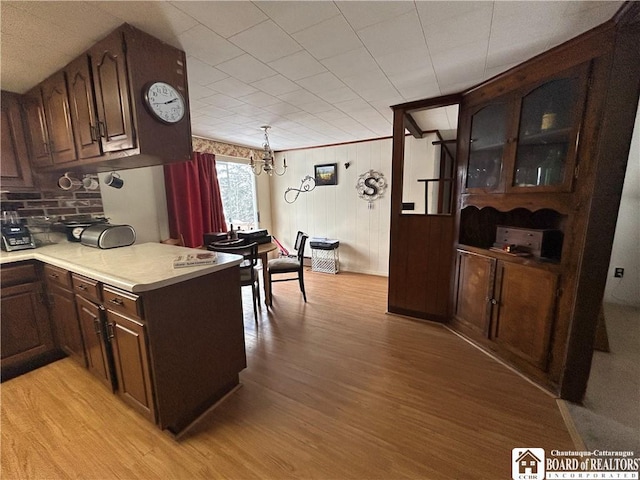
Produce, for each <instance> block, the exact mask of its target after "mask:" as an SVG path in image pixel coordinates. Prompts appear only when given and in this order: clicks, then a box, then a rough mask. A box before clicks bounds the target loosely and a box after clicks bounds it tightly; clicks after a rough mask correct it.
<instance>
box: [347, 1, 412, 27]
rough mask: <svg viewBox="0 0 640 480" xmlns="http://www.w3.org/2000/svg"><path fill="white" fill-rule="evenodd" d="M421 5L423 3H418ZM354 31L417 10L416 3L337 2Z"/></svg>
mask: <svg viewBox="0 0 640 480" xmlns="http://www.w3.org/2000/svg"><path fill="white" fill-rule="evenodd" d="M418 3H421V2H418ZM336 5H337V6H338V8H339V9H340V11H341V12H342V14H343V15H344V16H345V18H346V19H347V21H348V22H349V24H350V25H351V27H352V28H353V29H354V30H360V29H362V28H365V27H369V26H371V25H375V24H376V23H380V22H383V21H386V20H389V19H390V18H393V17H397V16H398V15H402V14H403V13H407V12H408V11H411V10H413V9H415V4H414V2H399V1H396V2H378V1H375V2H368V1H359V2H353V1H351V2H337V3H336Z"/></svg>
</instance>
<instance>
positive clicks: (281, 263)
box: [267, 232, 309, 306]
mask: <svg viewBox="0 0 640 480" xmlns="http://www.w3.org/2000/svg"><path fill="white" fill-rule="evenodd" d="M307 238H309V236H308V235H307V234H306V233H303V232H298V234H297V235H296V243H295V245H294V249H295V250H296V255H295V256H294V255H289V256H286V257H284V256H283V257H280V258H274V259H272V260H269V262H268V263H267V274H268V278H269V291H270V292H271V298H269V306H271V305H272V303H273V284H274V283H276V282H289V281H291V280H298V283H299V284H300V291H301V292H302V298H304V301H305V302H306V301H307V293H306V292H305V290H304V246H305V244H306V242H307ZM292 273H295V274H297V275H296V276H295V277H292V276H290V275H288V276H287V277H286V278H277V279H274V278H272V277H273V276H274V275H281V274H292Z"/></svg>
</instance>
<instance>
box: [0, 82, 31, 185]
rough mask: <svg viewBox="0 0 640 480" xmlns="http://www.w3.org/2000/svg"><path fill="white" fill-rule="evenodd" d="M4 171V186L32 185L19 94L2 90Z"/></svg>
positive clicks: (0, 165)
mask: <svg viewBox="0 0 640 480" xmlns="http://www.w3.org/2000/svg"><path fill="white" fill-rule="evenodd" d="M0 106H1V107H2V127H1V129H0V133H1V134H2V162H0V169H1V172H2V186H3V187H32V186H33V179H32V177H31V166H30V165H29V154H28V151H27V143H26V139H25V134H24V129H23V128H22V115H21V112H20V104H19V102H18V96H17V95H15V94H11V93H10V92H4V91H3V92H2V100H1V101H0Z"/></svg>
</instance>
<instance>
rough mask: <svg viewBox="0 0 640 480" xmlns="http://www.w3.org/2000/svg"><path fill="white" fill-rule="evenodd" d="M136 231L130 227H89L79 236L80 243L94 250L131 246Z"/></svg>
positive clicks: (134, 239)
mask: <svg viewBox="0 0 640 480" xmlns="http://www.w3.org/2000/svg"><path fill="white" fill-rule="evenodd" d="M135 241H136V231H135V230H134V229H133V227H132V226H131V225H109V224H105V225H91V226H90V227H87V228H85V229H84V230H83V231H82V234H81V235H80V243H82V244H83V245H87V246H89V247H95V248H103V249H106V248H116V247H126V246H129V245H132V244H133V243H134V242H135Z"/></svg>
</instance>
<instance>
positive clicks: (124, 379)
mask: <svg viewBox="0 0 640 480" xmlns="http://www.w3.org/2000/svg"><path fill="white" fill-rule="evenodd" d="M107 332H108V335H109V340H110V342H111V348H112V351H113V362H114V367H115V368H114V371H115V376H116V381H117V384H118V389H117V391H116V393H117V394H118V395H119V396H120V397H121V398H122V400H124V401H125V402H126V403H127V404H129V405H130V406H132V407H133V408H135V409H136V410H137V411H138V412H140V413H141V414H142V415H144V416H145V417H147V418H148V419H149V420H151V421H152V422H155V407H154V400H153V389H152V384H151V371H150V368H149V356H148V353H147V335H146V331H145V326H144V324H143V323H142V322H141V321H140V320H139V319H134V318H130V317H127V316H125V315H123V314H121V313H118V312H116V311H113V310H111V309H107Z"/></svg>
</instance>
